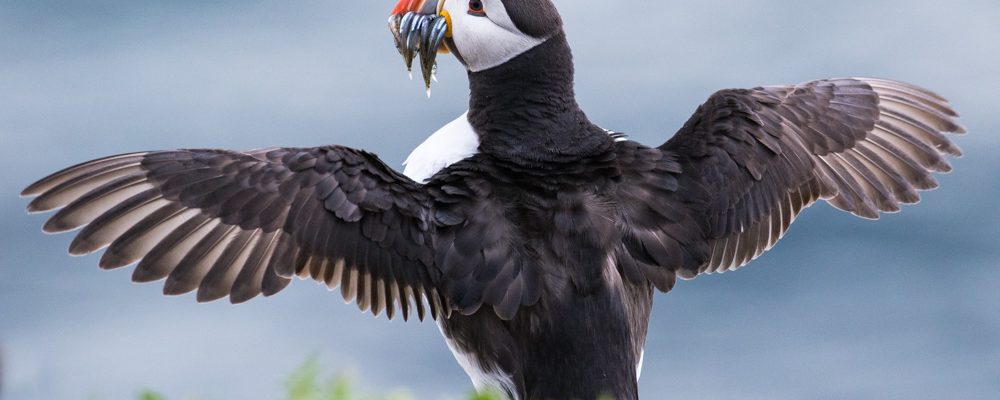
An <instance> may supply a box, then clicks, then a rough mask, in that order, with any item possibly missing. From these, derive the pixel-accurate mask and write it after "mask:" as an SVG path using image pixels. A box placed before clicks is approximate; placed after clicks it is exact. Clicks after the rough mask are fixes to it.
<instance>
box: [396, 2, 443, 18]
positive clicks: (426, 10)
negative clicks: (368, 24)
mask: <svg viewBox="0 0 1000 400" xmlns="http://www.w3.org/2000/svg"><path fill="white" fill-rule="evenodd" d="M439 3H441V2H440V1H438V0H401V1H400V2H399V3H397V4H396V7H393V9H392V13H391V14H390V16H394V15H402V14H406V13H408V12H412V13H416V14H423V15H436V14H437V12H438V4H439Z"/></svg>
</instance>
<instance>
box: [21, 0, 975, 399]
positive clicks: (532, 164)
mask: <svg viewBox="0 0 1000 400" xmlns="http://www.w3.org/2000/svg"><path fill="white" fill-rule="evenodd" d="M389 27H390V30H391V32H392V34H393V37H394V39H395V43H396V47H397V50H398V51H399V52H400V54H401V55H402V56H403V59H404V62H405V64H406V66H407V67H408V68H411V69H412V68H414V62H417V64H418V65H417V66H416V67H417V68H419V69H420V72H421V73H422V76H423V78H424V81H425V83H426V84H427V87H428V88H429V87H430V85H431V83H432V82H433V80H434V78H435V76H434V75H435V73H436V65H437V64H436V63H437V56H438V55H439V54H444V53H449V54H451V55H453V56H454V57H455V59H457V60H458V62H459V63H461V64H462V65H463V66H464V67H465V69H466V70H467V73H468V80H469V89H470V95H469V107H468V112H467V113H465V114H463V115H462V116H461V117H459V118H458V119H457V120H455V121H453V122H451V123H449V124H447V125H446V126H445V127H444V128H442V129H441V131H439V132H437V133H435V134H434V135H432V136H431V137H430V139H428V140H427V142H425V143H424V144H422V145H421V146H420V147H418V149H417V150H416V151H415V152H414V153H413V154H412V155H411V156H410V157H409V158H408V160H407V165H406V170H405V171H404V172H406V174H404V173H401V172H398V171H397V170H394V169H393V168H391V167H389V166H388V165H386V164H385V163H384V162H383V161H382V160H380V159H379V158H378V157H377V156H376V155H374V154H372V153H369V152H367V151H364V150H358V149H353V148H348V147H343V146H338V145H328V146H321V147H313V148H269V149H258V150H251V151H231V150H217V149H182V150H170V151H150V152H137V153H131V154H122V155H115V156H110V157H106V158H102V159H98V160H94V161H90V162H85V163H82V164H79V165H76V166H73V167H69V168H67V169H64V170H62V171H59V172H56V173H54V174H52V175H50V176H48V177H46V178H44V179H41V180H40V181H38V182H37V183H34V184H32V185H31V186H29V187H28V188H26V189H25V190H24V191H23V193H22V195H23V196H25V197H32V198H33V199H32V201H31V202H30V204H29V205H28V207H27V208H28V211H29V212H30V213H41V212H49V211H55V214H54V215H53V216H51V218H50V219H48V221H47V222H45V224H44V228H43V229H44V231H45V232H47V233H60V232H69V231H75V230H79V231H78V233H77V234H76V236H75V239H74V240H73V241H72V243H71V245H70V248H69V252H70V253H71V254H72V255H76V256H80V255H86V254H91V253H95V252H98V251H100V250H102V249H104V253H103V255H102V256H101V258H100V261H99V265H100V267H101V268H103V269H115V268H121V267H126V266H130V265H133V264H137V265H136V267H135V269H134V272H133V275H132V279H133V280H134V281H135V282H154V281H163V292H164V294H166V295H182V294H187V293H191V292H195V293H196V299H197V300H198V301H199V302H208V301H214V300H219V299H223V298H228V300H229V301H231V302H232V303H242V302H246V301H248V300H250V299H253V298H255V297H257V296H259V295H263V296H271V295H274V294H276V293H278V292H280V291H282V290H283V289H285V288H286V287H287V286H288V285H289V284H290V283H291V282H292V281H293V280H294V279H295V278H301V279H304V280H315V281H317V282H319V283H320V284H323V285H326V286H328V287H329V288H330V289H331V290H332V289H334V288H338V287H339V291H340V294H341V295H342V297H343V299H344V300H345V301H347V302H353V303H355V304H356V305H357V307H359V308H360V309H361V310H362V311H367V312H370V313H372V314H374V315H376V316H379V315H385V316H386V317H387V318H389V319H393V318H401V319H403V320H411V319H417V320H421V321H423V320H425V319H431V320H434V321H435V322H436V323H437V325H438V327H439V328H440V331H441V333H442V334H443V336H444V338H445V340H446V341H447V344H448V346H449V347H450V348H451V350H452V351H453V353H454V355H455V357H456V359H457V360H458V362H459V363H460V364H461V366H462V367H463V368H464V369H465V371H466V372H467V373H468V375H469V376H470V378H471V380H472V382H473V384H474V385H475V386H476V387H477V388H479V389H487V388H490V389H493V390H496V391H498V392H499V393H501V394H502V395H503V396H505V397H506V398H509V399H532V400H536V399H537V400H541V399H584V400H589V399H597V398H612V399H617V400H628V399H637V398H638V395H639V394H638V383H637V382H638V379H639V375H640V372H641V369H642V359H643V346H644V342H645V339H646V332H647V328H648V322H649V317H650V311H651V307H652V302H653V296H654V294H655V293H666V292H669V291H670V290H671V289H672V288H674V286H675V284H676V283H677V281H678V280H679V279H680V280H689V279H694V278H696V277H698V276H701V275H705V274H716V273H722V272H726V271H732V270H735V269H737V268H740V267H742V266H744V265H746V264H748V263H749V262H750V261H752V260H754V259H756V258H757V257H759V256H761V255H762V254H763V253H764V252H766V251H767V250H769V249H771V248H772V247H774V246H775V245H776V244H777V243H778V241H779V240H780V239H781V238H782V237H783V236H784V235H785V234H786V233H787V231H788V229H789V227H790V225H791V224H792V222H793V221H795V219H796V217H797V216H798V215H799V214H800V213H801V212H802V211H803V210H804V209H805V208H807V207H809V206H810V205H812V204H814V203H816V202H818V201H821V200H822V201H826V202H828V203H829V204H831V205H832V206H834V207H836V208H838V209H840V210H843V211H845V212H848V213H850V214H853V215H856V216H858V217H861V218H867V219H877V218H878V217H879V215H880V214H881V213H891V212H896V211H899V210H900V207H901V206H902V205H903V204H912V203H917V202H918V201H919V200H920V197H919V195H918V192H919V191H923V190H929V189H933V188H936V187H937V185H938V184H937V181H936V180H935V177H934V176H933V175H934V174H935V173H943V172H948V171H950V170H951V166H950V164H949V161H948V160H947V157H948V156H959V155H961V151H960V149H959V148H958V147H957V146H956V145H955V144H954V143H953V142H952V139H951V136H950V135H951V134H959V133H964V132H965V131H964V129H963V128H962V126H961V125H960V124H959V123H958V121H957V114H956V113H955V112H954V111H953V110H952V109H951V108H950V106H949V104H948V102H947V101H946V100H945V99H944V98H942V97H941V96H939V95H937V94H935V93H934V92H931V91H929V90H926V89H923V88H921V87H918V86H915V85H911V84H907V83H902V82H896V81H891V80H884V79H872V78H843V79H822V80H816V81H811V82H806V83H801V84H796V85H783V86H762V87H756V88H751V89H729V90H721V91H719V92H716V93H714V94H712V95H711V96H709V97H708V100H707V101H706V102H705V103H704V104H702V105H701V106H699V107H698V108H697V109H696V110H695V112H694V114H693V115H692V116H691V118H690V119H689V120H688V121H687V122H686V123H685V124H684V125H683V126H682V127H680V129H679V130H678V131H677V132H676V133H675V134H674V135H673V136H672V137H670V138H665V142H664V143H663V144H660V145H658V146H647V145H644V144H641V143H637V142H635V141H633V140H629V139H628V138H627V137H626V136H624V135H622V134H619V133H615V132H610V131H607V130H605V129H603V128H601V127H599V126H598V125H596V124H594V123H593V122H591V121H590V120H589V119H588V118H587V115H586V113H584V111H583V110H581V109H580V107H579V105H578V104H577V101H576V99H575V95H574V65H573V57H572V53H571V50H570V46H569V44H568V42H567V38H566V34H565V32H564V31H563V22H562V19H561V17H560V14H559V12H558V11H557V9H556V7H555V5H554V4H553V3H552V1H551V0H402V1H400V2H399V3H398V4H397V5H396V6H395V7H394V9H393V10H392V12H391V17H390V19H389Z"/></svg>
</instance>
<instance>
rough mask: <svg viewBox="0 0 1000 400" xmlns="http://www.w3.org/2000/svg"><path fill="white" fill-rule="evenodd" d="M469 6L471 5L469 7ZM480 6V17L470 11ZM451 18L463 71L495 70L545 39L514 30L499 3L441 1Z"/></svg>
mask: <svg viewBox="0 0 1000 400" xmlns="http://www.w3.org/2000/svg"><path fill="white" fill-rule="evenodd" d="M470 3H471V4H470ZM475 3H482V11H483V12H482V13H479V12H476V11H474V10H473V12H472V13H470V7H471V6H473V5H477V4H475ZM443 8H444V10H447V11H448V14H449V15H450V16H451V30H452V40H454V42H455V47H457V50H458V53H459V54H461V55H462V59H464V60H465V64H466V68H468V69H469V70H470V71H473V72H478V71H483V70H486V69H490V68H493V67H496V66H498V65H500V64H503V63H505V62H507V61H510V60H511V59H512V58H514V57H517V56H518V55H521V54H523V53H524V52H526V51H528V50H531V49H532V48H534V47H535V46H538V45H539V44H542V43H543V42H545V40H546V39H547V38H536V37H532V36H531V35H528V34H525V33H524V32H521V31H520V30H519V29H517V26H515V25H514V22H513V21H511V19H510V16H509V15H508V14H507V9H506V7H504V4H503V2H502V1H501V0H481V1H476V2H470V1H469V0H445V3H444V7H443Z"/></svg>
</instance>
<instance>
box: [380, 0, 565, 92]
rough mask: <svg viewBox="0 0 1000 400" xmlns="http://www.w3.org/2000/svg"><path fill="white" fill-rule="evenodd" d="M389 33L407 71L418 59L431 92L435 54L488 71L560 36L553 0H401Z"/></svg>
mask: <svg viewBox="0 0 1000 400" xmlns="http://www.w3.org/2000/svg"><path fill="white" fill-rule="evenodd" d="M389 29H390V30H391V31H392V33H393V36H394V37H395V39H396V48H397V49H399V52H400V54H402V55H403V59H404V61H405V62H406V66H407V68H412V65H413V60H414V59H415V58H419V59H420V66H421V70H422V72H423V76H424V81H425V82H426V84H427V87H428V88H430V84H431V81H432V79H433V77H434V70H435V69H436V57H437V54H438V53H446V52H451V53H452V54H454V55H455V57H456V58H458V60H459V61H460V62H461V63H462V64H463V65H465V67H466V68H467V69H468V70H469V71H472V72H479V71H483V70H487V69H490V68H493V67H496V66H498V65H501V64H504V63H506V62H507V61H510V60H512V59H514V58H515V57H517V56H518V55H521V54H523V53H524V52H526V51H528V50H531V49H532V48H534V47H535V46H538V45H539V44H542V43H544V42H545V41H546V40H548V39H549V38H551V37H553V36H556V35H557V34H559V33H561V32H562V19H561V18H560V17H559V13H558V11H556V7H555V5H553V4H552V1H551V0H402V1H400V2H399V3H398V4H397V5H396V7H395V8H394V9H393V10H392V16H391V17H390V18H389Z"/></svg>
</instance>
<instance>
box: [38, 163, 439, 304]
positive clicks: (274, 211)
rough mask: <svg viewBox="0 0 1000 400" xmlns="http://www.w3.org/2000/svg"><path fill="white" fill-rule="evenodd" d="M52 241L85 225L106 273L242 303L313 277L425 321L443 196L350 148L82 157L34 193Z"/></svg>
mask: <svg viewBox="0 0 1000 400" xmlns="http://www.w3.org/2000/svg"><path fill="white" fill-rule="evenodd" d="M23 195H24V196H37V197H36V198H35V199H34V201H32V202H31V204H30V205H29V206H28V210H29V211H30V212H45V211H51V210H56V209H60V210H59V211H58V212H57V213H56V214H55V215H54V216H53V217H52V218H51V219H49V221H48V222H47V223H46V224H45V227H44V229H45V231H46V232H49V233H58V232H66V231H70V230H74V229H78V228H81V227H83V230H82V231H81V232H80V233H79V234H78V235H77V237H76V239H75V240H74V241H73V243H72V245H71V247H70V253H71V254H74V255H83V254H89V253H93V252H95V251H98V250H100V249H102V248H104V247H108V250H107V251H106V252H105V253H104V256H103V257H102V258H101V261H100V265H101V267H103V268H108V269H110V268H119V267H124V266H127V265H130V264H133V263H136V262H138V263H139V265H138V267H137V268H136V270H135V273H134V274H133V280H135V281H137V282H152V281H157V280H161V279H164V278H166V284H165V287H164V292H165V293H167V294H183V293H188V292H191V291H195V290H197V291H198V300H199V301H211V300H216V299H219V298H222V297H226V296H228V297H229V298H230V300H231V301H232V302H234V303H239V302H244V301H247V300H249V299H251V298H253V297H256V296H257V295H259V294H261V293H263V294H264V295H265V296H267V295H272V294H275V293H277V292H278V291H280V290H282V289H284V288H285V286H287V285H288V283H289V282H290V278H291V277H293V276H296V275H297V276H300V277H311V278H313V279H315V280H317V281H320V282H323V283H326V284H327V285H329V286H330V287H331V288H333V287H335V286H337V285H338V284H339V285H340V287H341V292H342V294H343V296H344V299H345V300H347V301H354V300H356V301H357V304H358V306H359V307H360V308H361V309H362V310H366V309H370V310H371V311H372V313H374V314H376V315H378V314H379V313H381V312H382V310H385V311H386V313H387V315H388V316H389V318H392V317H393V315H394V314H395V310H396V308H395V307H396V304H398V306H399V307H400V310H401V312H402V315H403V318H404V319H405V318H408V316H409V315H410V310H411V307H414V308H415V309H416V310H415V311H416V313H417V314H418V316H419V317H420V318H421V319H423V318H424V313H425V308H424V304H425V302H426V304H428V305H429V306H430V311H431V314H432V316H433V317H434V318H437V316H438V314H439V312H447V310H446V308H445V307H444V304H443V300H442V297H441V296H440V295H439V294H438V293H439V290H438V289H437V288H438V282H437V281H438V278H439V276H440V273H438V272H437V270H436V268H435V267H434V251H433V234H434V226H433V223H432V221H431V219H432V216H431V211H430V207H431V205H430V199H429V196H428V195H427V194H426V193H425V191H424V188H423V187H422V186H421V185H419V184H417V183H416V182H413V181H411V180H410V179H408V178H406V177H404V176H402V175H400V174H399V173H397V172H395V171H393V170H392V169H391V168H389V167H388V166H386V165H385V164H383V163H382V162H381V161H380V160H379V159H378V158H377V157H375V156H374V155H372V154H370V153H367V152H364V151H359V150H354V149H350V148H346V147H340V146H328V147H318V148H303V149H291V148H284V149H270V150H261V151H254V152H247V153H241V152H233V151H222V150H178V151H161V152H151V153H136V154H125V155H120V156H114V157H108V158H104V159H100V160H95V161H91V162H87V163H83V164H80V165H77V166H74V167H70V168H67V169H65V170H63V171H60V172H57V173H55V174H53V175H51V176H49V177H47V178H45V179H42V180H41V181H39V182H37V183H35V184H33V185H31V186H30V187H29V188H27V189H25V191H24V192H23Z"/></svg>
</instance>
